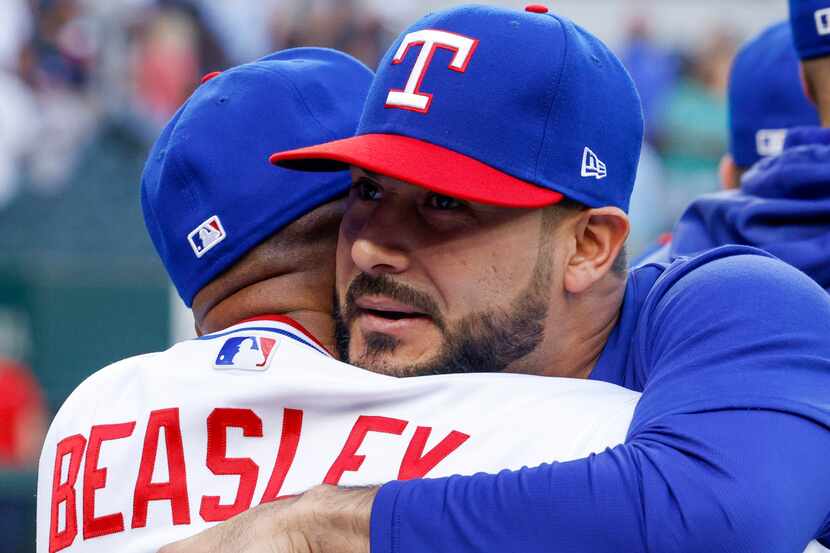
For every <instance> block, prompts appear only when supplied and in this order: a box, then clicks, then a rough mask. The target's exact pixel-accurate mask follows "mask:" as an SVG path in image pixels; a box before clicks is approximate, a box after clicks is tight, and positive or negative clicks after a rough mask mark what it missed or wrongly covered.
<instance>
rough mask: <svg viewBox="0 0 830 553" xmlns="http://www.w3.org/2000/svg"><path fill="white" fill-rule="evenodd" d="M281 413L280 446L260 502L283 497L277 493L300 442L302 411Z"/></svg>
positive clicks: (285, 410) (286, 410)
mask: <svg viewBox="0 0 830 553" xmlns="http://www.w3.org/2000/svg"><path fill="white" fill-rule="evenodd" d="M282 413H283V414H282V435H281V436H280V448H279V450H278V451H277V460H276V462H275V463H274V469H273V470H272V471H271V478H270V480H268V486H267V487H266V488H265V491H264V492H263V494H262V499H261V500H260V503H267V502H268V501H274V500H276V499H284V498H281V497H279V493H280V490H281V489H282V485H283V483H285V477H286V476H287V475H288V469H290V468H291V465H292V464H293V463H294V456H295V455H296V454H297V446H298V445H299V443H300V433H301V432H302V430H303V412H302V411H301V410H299V409H283V412H282Z"/></svg>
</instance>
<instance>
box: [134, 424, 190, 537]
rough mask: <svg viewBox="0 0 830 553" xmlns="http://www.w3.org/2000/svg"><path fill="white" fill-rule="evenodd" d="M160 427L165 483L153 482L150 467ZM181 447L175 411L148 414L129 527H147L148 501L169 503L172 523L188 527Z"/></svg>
mask: <svg viewBox="0 0 830 553" xmlns="http://www.w3.org/2000/svg"><path fill="white" fill-rule="evenodd" d="M162 428H164V444H165V446H166V447H165V449H166V450H167V470H168V473H169V480H168V481H167V482H153V481H152V480H153V468H154V467H155V466H156V455H157V453H158V446H159V434H160V431H161V429H162ZM186 472H187V471H186V469H185V464H184V447H183V446H182V429H181V425H180V424H179V409H178V408H173V409H161V410H158V411H152V412H151V413H150V420H148V421H147V433H146V434H145V435H144V446H143V449H142V452H141V463H140V465H139V469H138V478H137V480H136V483H135V493H134V494H133V524H132V526H133V528H144V527H145V526H147V506H148V505H149V503H150V501H161V500H166V501H169V502H170V510H171V511H172V514H173V524H176V525H178V524H190V503H189V502H188V499H187V474H186Z"/></svg>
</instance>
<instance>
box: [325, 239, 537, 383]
mask: <svg viewBox="0 0 830 553" xmlns="http://www.w3.org/2000/svg"><path fill="white" fill-rule="evenodd" d="M551 271H552V267H551V258H550V256H549V255H545V253H544V251H542V252H540V255H539V258H538V259H537V261H536V266H535V267H534V270H533V276H532V279H531V282H530V284H529V285H528V286H527V287H526V288H525V289H524V290H523V291H522V292H520V293H519V295H518V296H517V298H516V299H515V300H514V301H513V302H512V309H509V310H507V309H500V310H490V311H484V312H479V313H472V314H469V315H466V316H465V317H463V318H462V319H461V321H459V322H458V323H457V324H454V325H451V326H448V325H447V324H446V323H445V322H444V320H443V318H441V316H440V313H439V312H438V308H437V306H436V305H435V303H434V302H433V301H432V298H429V297H428V296H426V295H425V294H423V293H421V292H419V291H417V290H414V289H412V288H410V287H408V286H406V285H403V284H399V283H396V282H394V281H392V280H391V279H390V278H389V277H387V276H385V275H380V276H371V275H368V274H366V273H361V274H360V275H358V276H357V277H356V278H355V279H354V281H352V283H351V284H350V286H349V289H348V291H347V292H346V307H345V313H343V314H341V309H340V305H341V303H340V300H339V297H338V295H337V292H336V291H335V297H334V321H335V339H336V345H337V351H338V354H339V355H340V358H341V359H342V360H343V361H345V362H347V363H353V362H355V361H356V363H357V364H359V366H361V367H362V368H364V369H367V370H370V371H372V372H377V373H382V374H389V375H391V376H398V377H407V376H425V375H435V374H459V373H461V374H463V373H496V372H503V371H504V370H505V369H507V367H508V366H510V365H511V364H512V363H514V362H516V361H518V360H520V359H522V358H524V357H526V356H527V355H529V354H530V353H532V352H533V351H534V350H535V349H536V348H537V347H538V346H539V344H540V343H541V342H542V340H543V338H544V333H545V320H546V319H547V315H548V306H549V304H550V278H551ZM366 293H373V294H378V295H385V296H388V297H390V298H392V299H395V300H397V301H401V302H403V303H407V304H409V305H413V306H414V307H417V308H418V309H421V310H423V311H424V312H425V313H427V314H428V315H430V316H431V317H432V320H433V322H434V323H435V324H436V326H437V327H438V329H439V330H440V331H441V334H442V335H443V336H444V343H443V346H442V347H441V351H440V352H439V353H438V355H437V356H436V357H435V358H434V359H433V360H432V361H428V362H426V363H422V364H418V365H410V366H406V367H400V366H393V365H390V364H389V363H385V362H383V361H381V359H382V356H383V355H384V354H389V353H392V352H394V350H395V348H396V347H397V346H398V341H397V340H396V339H395V338H394V337H392V336H389V335H386V334H379V333H372V334H369V335H367V336H366V337H365V341H366V347H365V349H364V352H363V355H362V356H361V358H360V359H359V360H351V359H350V357H349V342H350V333H349V323H350V322H351V321H352V320H353V317H354V314H355V312H356V308H355V306H354V299H356V298H357V297H360V296H361V295H364V294H366Z"/></svg>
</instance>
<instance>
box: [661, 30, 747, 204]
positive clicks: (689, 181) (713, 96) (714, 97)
mask: <svg viewBox="0 0 830 553" xmlns="http://www.w3.org/2000/svg"><path fill="white" fill-rule="evenodd" d="M734 51H735V43H734V40H733V39H732V36H731V34H730V33H729V32H727V31H725V30H720V31H717V32H716V33H715V34H714V35H712V36H711V37H710V38H709V39H708V40H707V41H706V42H705V43H704V45H703V46H702V47H701V48H700V49H699V50H698V51H697V52H695V53H694V54H693V56H692V57H691V59H689V60H688V61H687V63H686V64H685V66H684V68H683V71H682V76H681V79H680V81H679V84H678V86H677V88H676V89H675V90H674V91H673V93H672V95H671V97H670V98H669V99H668V101H667V104H666V108H665V113H663V114H661V116H660V117H661V121H662V128H661V129H660V134H659V136H658V137H656V140H657V146H658V149H659V151H660V154H661V157H662V159H663V162H664V163H665V166H666V172H667V181H666V183H667V204H666V207H665V209H667V210H668V212H669V215H670V217H671V219H672V220H674V219H676V218H677V217H678V216H679V215H680V213H682V211H683V209H685V207H686V206H687V205H688V204H689V202H691V201H692V200H693V199H694V198H695V197H697V196H699V195H700V194H703V193H706V192H712V191H713V190H716V189H717V169H718V163H719V161H720V157H721V155H722V154H723V152H724V150H725V149H726V132H725V130H724V129H725V128H726V121H727V111H726V87H727V82H728V78H729V65H730V63H731V60H732V56H733V54H734Z"/></svg>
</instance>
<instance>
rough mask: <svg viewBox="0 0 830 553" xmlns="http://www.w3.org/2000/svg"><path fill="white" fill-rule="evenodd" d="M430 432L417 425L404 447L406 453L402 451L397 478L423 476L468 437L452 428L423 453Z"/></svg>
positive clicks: (405, 478)
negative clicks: (436, 443) (437, 442)
mask: <svg viewBox="0 0 830 553" xmlns="http://www.w3.org/2000/svg"><path fill="white" fill-rule="evenodd" d="M431 433H432V428H430V427H428V426H419V427H418V429H417V430H415V435H414V436H412V440H411V441H410V442H409V447H407V448H406V453H404V456H403V461H401V469H400V471H399V472H398V480H412V479H414V478H423V477H424V476H426V475H427V473H429V471H431V470H432V469H434V468H435V466H436V465H437V464H438V463H440V462H441V461H443V460H444V459H446V458H447V457H449V455H450V453H452V452H453V451H455V450H456V449H458V448H459V447H461V444H463V443H464V442H466V441H467V439H468V438H469V436H468V435H467V434H463V433H461V432H456V431H455V430H453V431H452V432H450V433H449V434H447V436H446V437H445V438H444V439H443V440H441V443H439V444H438V445H436V446H435V447H433V448H432V449H431V450H430V451H429V453H427V454H426V455H424V448H425V447H426V445H427V440H429V435H430V434H431Z"/></svg>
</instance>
